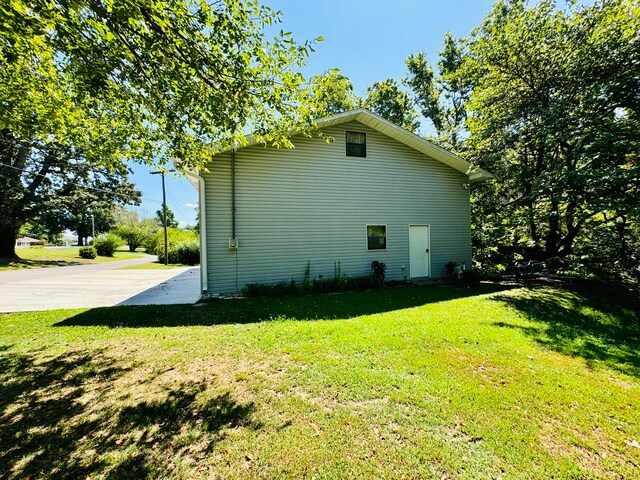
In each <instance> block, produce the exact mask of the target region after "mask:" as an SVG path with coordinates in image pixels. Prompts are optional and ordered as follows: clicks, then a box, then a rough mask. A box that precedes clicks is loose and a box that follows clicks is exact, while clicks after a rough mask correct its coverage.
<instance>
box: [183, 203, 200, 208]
mask: <svg viewBox="0 0 640 480" xmlns="http://www.w3.org/2000/svg"><path fill="white" fill-rule="evenodd" d="M184 206H185V207H187V208H196V207H197V206H198V204H197V203H191V202H189V203H185V204H184Z"/></svg>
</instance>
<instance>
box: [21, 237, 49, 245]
mask: <svg viewBox="0 0 640 480" xmlns="http://www.w3.org/2000/svg"><path fill="white" fill-rule="evenodd" d="M36 245H44V242H43V241H42V240H39V239H37V238H31V237H20V238H18V239H16V247H34V246H36Z"/></svg>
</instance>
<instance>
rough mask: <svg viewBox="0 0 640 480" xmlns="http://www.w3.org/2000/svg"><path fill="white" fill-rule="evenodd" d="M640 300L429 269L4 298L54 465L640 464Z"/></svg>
mask: <svg viewBox="0 0 640 480" xmlns="http://www.w3.org/2000/svg"><path fill="white" fill-rule="evenodd" d="M638 311H639V309H638V300H637V299H636V298H633V297H631V296H630V295H629V294H628V293H625V292H616V291H613V290H611V291H609V290H606V289H603V288H598V289H592V290H589V289H586V290H562V289H558V288H536V289H525V288H509V287H502V286H495V285H471V286H467V287H452V286H440V287H437V286H430V287H409V288H396V289H386V290H383V291H375V292H357V293H345V294H341V295H314V296H306V297H298V298H276V299H274V298H258V299H251V300H245V301H229V300H220V301H216V302H212V303H210V304H206V305H202V306H197V307H193V306H189V307H185V306H150V307H117V308H102V309H93V310H66V311H62V310H61V311H54V312H39V313H29V314H9V315H2V316H0V339H1V342H0V350H1V353H0V362H1V363H2V365H1V367H0V372H1V373H0V375H2V379H1V381H0V385H1V388H2V391H1V392H0V393H1V394H0V402H1V403H2V412H3V413H2V417H1V420H0V452H2V453H0V463H1V464H2V465H4V466H5V469H6V470H5V471H6V472H8V473H9V476H15V477H16V478H23V477H25V476H28V475H33V476H34V477H44V478H79V477H84V476H89V477H91V478H107V477H112V478H126V477H129V478H134V477H135V478H145V477H147V478H154V477H171V478H210V477H212V476H213V477H215V478H256V477H262V478H301V477H309V478H313V477H315V478H352V477H365V478H366V477H369V478H374V477H375V478H439V479H441V478H499V477H502V478H633V477H634V476H637V472H638V471H639V470H638V466H639V465H640V448H638V442H640V418H639V413H638V405H639V404H640V371H639V368H640V359H639V356H640V354H639V351H640V350H639V346H640V345H639V343H640V340H639V339H640V335H639V324H640V322H638Z"/></svg>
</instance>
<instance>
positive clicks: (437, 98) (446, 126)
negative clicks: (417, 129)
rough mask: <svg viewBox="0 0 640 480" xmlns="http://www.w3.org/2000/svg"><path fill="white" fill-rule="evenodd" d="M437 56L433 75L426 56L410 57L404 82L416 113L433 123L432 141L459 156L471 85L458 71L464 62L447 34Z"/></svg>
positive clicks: (457, 44)
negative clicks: (457, 153) (417, 111)
mask: <svg viewBox="0 0 640 480" xmlns="http://www.w3.org/2000/svg"><path fill="white" fill-rule="evenodd" d="M438 53H439V57H440V58H439V60H438V63H437V65H438V73H437V74H436V71H435V70H434V69H433V68H432V67H431V66H430V65H429V62H428V60H427V55H426V53H424V52H420V53H418V54H416V55H410V56H409V57H408V58H407V60H406V62H405V63H406V65H407V69H408V70H409V74H408V76H407V78H406V79H405V80H404V81H405V83H406V84H407V85H408V86H409V87H410V88H411V90H412V92H413V95H414V101H415V103H416V105H417V106H418V108H419V109H420V113H422V115H423V116H424V117H425V118H428V119H429V120H431V122H432V123H433V126H434V128H435V130H436V133H437V138H436V141H437V142H438V143H439V144H441V145H442V146H444V147H446V148H449V149H451V150H453V151H456V152H459V151H461V150H462V149H463V143H464V139H465V136H466V120H467V104H468V102H469V99H470V96H471V91H472V87H473V85H472V82H471V79H470V77H469V76H468V75H466V73H465V72H463V71H462V67H463V64H464V59H465V51H464V48H463V42H462V41H460V40H456V39H454V38H453V36H452V35H451V33H450V32H447V33H446V35H445V37H444V42H443V48H442V50H441V51H440V52H438Z"/></svg>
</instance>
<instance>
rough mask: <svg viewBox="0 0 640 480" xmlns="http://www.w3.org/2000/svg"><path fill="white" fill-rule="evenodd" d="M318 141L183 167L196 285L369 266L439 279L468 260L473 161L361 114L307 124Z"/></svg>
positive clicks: (481, 174)
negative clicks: (194, 227)
mask: <svg viewBox="0 0 640 480" xmlns="http://www.w3.org/2000/svg"><path fill="white" fill-rule="evenodd" d="M317 125H318V127H319V129H320V130H321V131H322V132H323V133H324V134H325V136H326V137H329V138H330V139H331V141H327V138H320V137H314V138H309V137H306V136H304V135H300V134H298V135H296V134H295V133H294V134H293V135H292V136H291V141H292V143H293V144H294V145H295V148H294V149H277V148H271V147H267V146H264V145H262V144H257V143H256V142H255V141H249V143H248V144H247V145H246V146H244V147H242V148H238V149H236V150H234V151H228V152H224V153H221V154H219V155H217V156H215V157H214V160H213V162H212V163H211V164H210V165H208V171H207V172H205V171H202V172H200V173H199V174H194V173H191V174H190V176H191V178H192V181H194V183H195V181H196V180H197V185H198V188H199V191H200V219H201V220H200V221H201V242H202V244H201V246H202V248H201V255H202V262H201V268H202V289H203V292H204V293H205V294H210V295H216V294H225V293H230V292H236V291H239V290H240V289H242V287H244V286H245V285H246V284H248V283H276V282H280V281H283V280H284V281H288V280H290V279H292V278H293V279H295V280H296V281H297V282H300V281H301V280H302V278H303V275H304V272H305V268H306V267H307V265H309V266H310V274H311V278H312V279H313V278H322V277H324V278H327V277H331V276H333V274H334V268H335V266H336V264H337V262H340V269H341V272H343V273H345V274H347V275H348V276H363V275H369V274H370V273H371V263H372V262H373V261H380V262H384V263H385V264H386V266H387V275H386V278H387V280H415V279H424V278H439V277H444V276H445V275H446V270H445V265H446V264H447V263H448V262H450V261H455V262H461V263H465V264H466V265H467V266H470V264H471V231H470V219H469V209H470V204H469V185H470V184H471V183H474V182H479V181H482V180H484V179H487V178H490V177H491V175H490V174H489V173H488V172H486V171H484V170H482V169H472V167H471V165H470V164H469V162H467V161H465V160H463V159H462V158H460V157H458V156H456V155H454V154H452V153H450V152H448V151H446V150H444V149H442V148H440V147H438V146H437V145H435V144H433V143H431V142H429V141H428V140H425V139H424V138H422V137H420V136H418V135H415V134H413V133H411V132H409V131H407V130H404V129H403V128H401V127H398V126H397V125H394V124H392V123H390V122H388V121H387V120H385V119H383V118H382V117H379V116H378V115H375V114H373V113H371V112H369V111H367V110H364V109H358V110H353V111H349V112H345V113H341V114H338V115H335V116H333V117H329V118H326V119H323V120H320V121H318V122H317Z"/></svg>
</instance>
